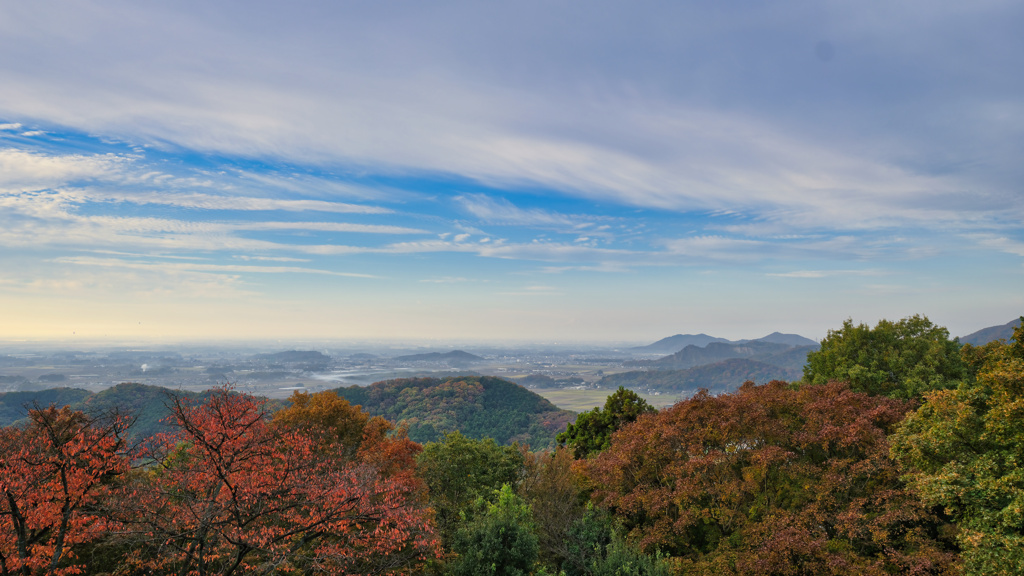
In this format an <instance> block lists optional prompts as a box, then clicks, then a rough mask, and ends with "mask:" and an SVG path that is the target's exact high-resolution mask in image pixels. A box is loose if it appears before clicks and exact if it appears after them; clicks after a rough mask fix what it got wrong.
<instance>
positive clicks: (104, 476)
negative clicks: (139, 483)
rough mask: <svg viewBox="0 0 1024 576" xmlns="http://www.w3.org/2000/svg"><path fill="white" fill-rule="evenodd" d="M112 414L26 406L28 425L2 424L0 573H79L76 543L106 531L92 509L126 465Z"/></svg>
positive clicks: (120, 422) (121, 422)
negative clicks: (91, 413)
mask: <svg viewBox="0 0 1024 576" xmlns="http://www.w3.org/2000/svg"><path fill="white" fill-rule="evenodd" d="M128 425H129V421H128V420H127V419H125V418H122V417H119V416H117V415H116V414H113V415H108V416H107V417H103V418H90V417H88V416H86V415H85V414H83V413H81V412H74V411H72V410H70V409H68V408H67V407H65V408H62V409H58V408H55V407H52V406H51V407H49V408H42V409H40V408H37V409H34V410H30V411H29V423H28V425H27V426H25V427H21V428H19V427H13V426H12V427H8V428H3V429H0V574H5V575H6V574H21V575H24V576H29V575H31V574H77V573H80V572H82V570H83V568H84V567H83V566H82V564H81V562H79V561H77V558H76V556H75V553H74V548H75V547H76V546H78V545H80V544H83V543H86V542H90V541H93V540H96V539H98V538H101V537H103V536H105V535H106V533H107V529H108V523H107V521H106V520H105V519H104V518H103V516H102V515H98V514H97V513H96V510H95V509H96V507H97V506H98V504H99V503H101V502H103V501H106V499H107V498H108V497H109V490H110V486H109V482H108V480H109V479H110V478H111V477H113V476H116V475H119V474H122V473H124V472H126V471H127V470H128V459H127V458H126V457H125V455H124V454H123V452H122V451H123V448H124V441H123V433H124V431H125V429H126V428H127V427H128Z"/></svg>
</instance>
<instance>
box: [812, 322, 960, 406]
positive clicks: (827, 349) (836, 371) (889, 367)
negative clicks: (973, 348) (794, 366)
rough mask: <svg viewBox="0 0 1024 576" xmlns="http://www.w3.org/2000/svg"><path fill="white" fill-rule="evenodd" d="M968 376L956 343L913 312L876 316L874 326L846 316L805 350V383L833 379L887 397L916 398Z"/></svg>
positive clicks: (824, 381) (940, 329)
mask: <svg viewBox="0 0 1024 576" xmlns="http://www.w3.org/2000/svg"><path fill="white" fill-rule="evenodd" d="M968 376H969V372H968V369H967V366H966V365H965V364H964V362H963V361H962V360H961V358H960V345H959V343H957V342H956V340H950V338H949V331H948V330H946V329H945V328H943V327H941V326H935V325H934V324H932V322H931V321H930V320H928V318H927V317H925V316H919V315H914V316H910V317H907V318H904V319H902V320H899V321H897V322H892V321H889V320H880V321H879V322H878V324H877V325H876V326H875V327H874V328H869V327H868V326H867V325H866V324H858V325H854V324H853V321H852V320H850V319H847V320H846V321H845V322H843V327H842V328H840V329H839V330H829V332H828V335H827V336H826V337H825V339H824V340H822V341H821V348H820V349H819V350H817V351H813V352H810V353H808V354H807V365H806V366H805V367H804V381H805V382H809V383H811V384H826V383H828V382H830V381H832V380H839V381H843V382H849V384H850V389H851V390H853V391H855V392H865V393H867V394H873V395H878V396H889V397H891V398H918V397H920V396H921V394H922V393H924V392H927V391H929V390H937V389H942V388H952V387H955V386H956V385H957V382H959V381H960V380H961V379H963V378H966V377H968Z"/></svg>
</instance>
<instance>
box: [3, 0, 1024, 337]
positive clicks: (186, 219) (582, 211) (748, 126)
mask: <svg viewBox="0 0 1024 576" xmlns="http://www.w3.org/2000/svg"><path fill="white" fill-rule="evenodd" d="M1022 29H1024V3H1021V2H1019V1H988V0H978V1H974V2H948V1H936V0H929V1H927V2H924V1H898V0H897V1H889V2H862V1H850V2H830V1H822V2H808V1H788V0H780V1H775V2H763V1H762V2H757V1H745V0H739V1H736V2H710V1H694V2H647V1H643V0H640V1H631V2H604V1H587V2H583V1H576V2H570V1H561V0H549V1H545V2H532V1H523V2H500V3H499V2H446V1H441V2H429V3H428V2H403V1H395V2H364V1H353V2H343V3H342V2H328V1H321V2H308V1H297V2H288V3H281V2H262V1H247V2H228V1H225V2H205V1H204V2H198V1H196V2H192V1H180V2H173V3H160V2H121V1H104V2H91V1H85V0H77V1H43V2H5V3H0V340H3V339H6V340H19V341H42V340H70V341H78V340H81V341H82V342H86V341H91V340H103V339H122V340H137V341H140V342H142V341H147V342H149V341H166V342H171V341H192V340H204V341H208V340H228V339H241V340H245V339H260V340H265V339H281V340H287V339H328V340H330V339H338V340H344V339H393V340H399V341H413V340H439V341H440V340H461V341H508V340H523V341H536V342H557V341H586V342H627V341H635V342H653V341H655V340H658V339H660V338H663V337H665V336H669V335H672V334H677V333H699V332H704V333H708V334H712V335H715V336H719V337H725V338H733V339H738V338H756V337H760V336H763V335H765V334H767V333H769V332H773V331H781V332H786V333H798V334H802V335H804V336H808V337H811V338H815V339H820V338H822V337H823V336H825V334H826V333H827V331H828V330H829V329H834V328H838V327H840V326H841V325H842V322H843V321H844V320H845V319H847V318H852V319H853V320H854V321H855V322H865V323H868V324H871V325H873V324H874V323H876V322H877V321H878V320H879V319H882V318H887V319H899V318H903V317H907V316H910V315H912V314H924V315H927V316H928V317H929V318H930V319H931V320H932V321H933V322H935V323H936V324H939V325H942V326H946V327H947V328H948V329H949V330H950V332H951V334H952V335H954V336H957V335H965V334H967V333H970V332H973V331H975V330H978V329H980V328H984V327H987V326H991V325H995V324H1003V323H1005V322H1008V321H1010V320H1012V319H1014V318H1016V317H1017V316H1020V315H1021V314H1024V290H1022V289H1021V286H1022V285H1024V282H1022V280H1024V160H1022V159H1024V72H1022V71H1024V34H1021V33H1020V31H1021V30H1022Z"/></svg>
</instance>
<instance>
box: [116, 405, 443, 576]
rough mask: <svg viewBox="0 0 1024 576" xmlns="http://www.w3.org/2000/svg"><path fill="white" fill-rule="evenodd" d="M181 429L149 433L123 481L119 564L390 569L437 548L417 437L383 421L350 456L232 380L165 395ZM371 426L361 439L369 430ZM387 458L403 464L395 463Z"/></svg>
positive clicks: (238, 570)
mask: <svg viewBox="0 0 1024 576" xmlns="http://www.w3.org/2000/svg"><path fill="white" fill-rule="evenodd" d="M171 408H172V411H173V419H174V424H175V425H176V426H177V428H178V433H177V434H173V435H165V436H162V437H158V439H157V440H156V442H155V443H154V445H153V446H152V448H151V450H150V451H149V457H150V458H151V459H152V461H153V465H152V466H150V467H149V468H148V469H147V470H146V472H145V473H142V474H139V475H137V476H136V477H135V478H133V480H132V481H131V482H129V483H128V485H127V486H126V490H125V493H124V497H123V501H122V502H121V504H120V506H119V518H120V520H121V521H122V522H123V523H124V525H125V526H126V527H127V529H128V531H129V532H130V533H131V537H130V540H132V542H133V543H132V544H130V547H131V548H133V552H132V553H130V554H129V555H128V557H127V558H126V564H127V565H128V566H130V567H132V568H134V569H137V570H144V571H152V572H158V573H176V574H195V575H199V576H201V575H207V574H225V575H227V574H270V573H281V572H290V571H297V572H299V573H344V574H361V573H366V574H370V573H373V574H392V573H401V572H405V571H408V570H410V569H412V568H414V567H415V566H416V565H417V563H419V562H422V561H423V560H424V559H426V558H427V557H429V556H431V555H434V554H436V551H437V546H438V545H437V542H436V539H435V538H434V537H433V533H432V529H431V527H430V523H429V517H428V514H427V510H426V507H425V505H424V503H423V498H422V486H421V484H420V483H419V482H418V481H417V480H416V479H415V476H414V475H413V470H412V465H413V455H414V454H415V452H416V451H417V450H418V449H419V445H418V444H415V443H413V442H410V441H408V440H407V439H405V438H403V437H401V435H400V434H399V435H397V436H395V437H390V436H388V435H387V432H388V431H389V430H390V427H389V426H383V427H381V426H376V427H374V428H373V429H372V430H367V431H364V438H363V441H362V445H361V447H360V452H361V453H362V452H364V451H372V454H373V458H370V457H362V455H357V457H356V458H355V459H351V458H348V457H342V456H341V455H340V454H338V453H335V454H331V453H329V452H327V451H325V450H322V449H320V446H319V443H318V442H319V440H318V438H319V437H322V435H317V434H310V433H309V432H310V431H309V430H308V429H305V430H303V429H298V428H289V427H285V426H273V425H270V423H269V421H268V418H267V414H266V413H265V410H264V406H263V403H262V401H259V400H256V399H254V398H252V397H250V396H247V395H243V394H237V393H233V392H231V391H229V390H224V389H222V390H219V391H216V392H215V393H214V394H213V395H212V396H210V397H209V399H208V400H206V401H205V403H202V404H193V403H191V402H189V401H188V400H185V399H181V398H174V399H173V400H172V405H171ZM367 434H368V435H370V436H372V437H370V438H367V437H366V435H367ZM395 463H400V464H403V465H404V466H405V468H402V466H398V467H397V469H396V466H395Z"/></svg>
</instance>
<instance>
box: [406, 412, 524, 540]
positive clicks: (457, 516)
mask: <svg viewBox="0 0 1024 576" xmlns="http://www.w3.org/2000/svg"><path fill="white" fill-rule="evenodd" d="M417 465H418V470H417V475H418V476H419V477H420V478H421V479H423V481H424V482H425V483H426V484H427V488H428V490H429V494H430V496H429V497H430V504H431V506H432V507H433V508H434V513H435V519H436V521H437V527H438V531H439V532H440V533H441V537H442V539H443V540H444V542H445V543H446V544H450V543H451V541H452V537H453V535H454V534H455V532H456V531H457V529H458V528H459V526H461V525H462V523H463V521H464V520H463V518H464V515H465V511H466V510H467V509H468V508H469V506H470V505H471V504H472V503H473V502H474V501H475V500H477V499H478V498H484V499H487V498H489V497H491V496H492V495H493V493H494V491H495V490H498V489H499V488H501V486H502V485H504V484H508V485H510V486H517V485H518V483H519V480H520V478H521V477H522V475H523V454H522V453H521V452H520V450H519V447H518V446H499V445H498V444H497V443H496V442H495V441H494V440H492V439H490V438H487V439H485V440H476V439H473V438H467V437H465V436H463V435H462V434H460V433H459V432H452V433H450V434H448V435H446V436H445V437H444V440H442V441H441V442H428V443H427V444H426V445H425V446H424V447H423V452H422V453H421V454H420V455H419V457H418V459H417Z"/></svg>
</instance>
